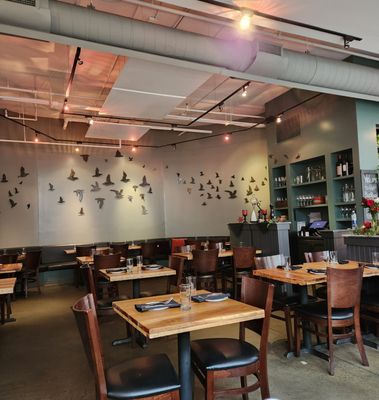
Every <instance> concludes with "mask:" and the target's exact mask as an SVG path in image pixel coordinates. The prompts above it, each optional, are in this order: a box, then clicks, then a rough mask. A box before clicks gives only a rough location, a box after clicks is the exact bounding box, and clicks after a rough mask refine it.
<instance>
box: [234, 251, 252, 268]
mask: <svg viewBox="0 0 379 400" xmlns="http://www.w3.org/2000/svg"><path fill="white" fill-rule="evenodd" d="M255 253H256V248H255V247H234V248H233V266H234V269H235V270H239V269H249V268H251V269H254V267H255V262H254V258H255Z"/></svg>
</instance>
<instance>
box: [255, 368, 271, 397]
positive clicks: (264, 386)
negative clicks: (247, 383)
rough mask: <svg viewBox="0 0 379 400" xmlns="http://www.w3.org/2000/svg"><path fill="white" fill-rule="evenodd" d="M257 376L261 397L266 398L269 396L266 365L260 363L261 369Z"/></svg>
mask: <svg viewBox="0 0 379 400" xmlns="http://www.w3.org/2000/svg"><path fill="white" fill-rule="evenodd" d="M258 378H259V383H260V387H261V397H262V399H268V398H269V397H270V388H269V386H268V375H267V367H263V366H262V365H261V371H260V373H259V375H258Z"/></svg>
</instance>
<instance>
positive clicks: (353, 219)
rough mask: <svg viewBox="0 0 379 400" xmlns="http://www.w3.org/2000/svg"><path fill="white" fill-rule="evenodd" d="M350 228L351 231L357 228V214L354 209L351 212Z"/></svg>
mask: <svg viewBox="0 0 379 400" xmlns="http://www.w3.org/2000/svg"><path fill="white" fill-rule="evenodd" d="M351 227H352V229H355V228H356V227H357V213H356V212H355V210H354V209H353V210H352V211H351Z"/></svg>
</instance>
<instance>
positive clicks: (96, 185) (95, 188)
mask: <svg viewBox="0 0 379 400" xmlns="http://www.w3.org/2000/svg"><path fill="white" fill-rule="evenodd" d="M100 190H101V187H100V185H99V182H97V181H96V182H95V184H94V185H92V184H91V192H98V191H100Z"/></svg>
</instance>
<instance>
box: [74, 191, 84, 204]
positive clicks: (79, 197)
mask: <svg viewBox="0 0 379 400" xmlns="http://www.w3.org/2000/svg"><path fill="white" fill-rule="evenodd" d="M74 193H75V194H76V196H77V197H78V199H79V201H80V202H82V201H83V195H84V190H83V189H76V190H74Z"/></svg>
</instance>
